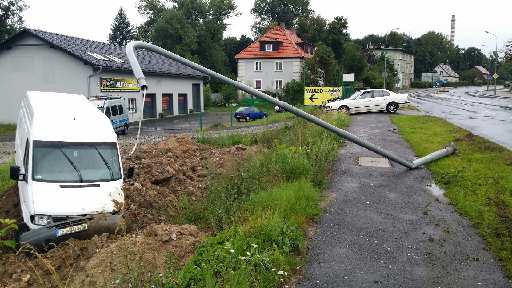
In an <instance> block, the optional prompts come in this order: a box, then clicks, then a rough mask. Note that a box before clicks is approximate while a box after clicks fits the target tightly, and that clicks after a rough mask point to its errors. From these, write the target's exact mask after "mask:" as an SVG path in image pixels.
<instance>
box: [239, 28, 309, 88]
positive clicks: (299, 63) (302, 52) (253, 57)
mask: <svg viewBox="0 0 512 288" xmlns="http://www.w3.org/2000/svg"><path fill="white" fill-rule="evenodd" d="M313 52H314V47H313V45H311V44H309V43H306V42H304V41H303V40H302V39H300V38H299V36H297V34H296V33H295V31H293V30H288V29H286V28H285V27H283V26H276V27H273V28H271V29H270V30H269V31H268V32H267V33H265V35H263V36H261V37H260V38H259V39H258V40H256V41H255V42H254V43H252V44H251V45H249V46H248V47H247V48H245V49H244V50H242V51H241V52H240V53H239V54H237V55H236V56H235V58H236V59H237V62H238V77H237V78H238V81H240V82H243V83H245V84H247V85H249V86H251V87H253V88H255V89H258V90H263V91H271V92H275V91H278V90H281V89H282V88H283V87H284V86H285V85H286V83H288V82H290V81H292V80H300V79H301V76H302V71H303V66H304V61H305V59H307V58H310V57H312V56H313V55H312V54H313Z"/></svg>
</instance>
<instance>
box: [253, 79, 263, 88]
mask: <svg viewBox="0 0 512 288" xmlns="http://www.w3.org/2000/svg"><path fill="white" fill-rule="evenodd" d="M261 86H262V82H261V80H254V88H256V89H257V90H261Z"/></svg>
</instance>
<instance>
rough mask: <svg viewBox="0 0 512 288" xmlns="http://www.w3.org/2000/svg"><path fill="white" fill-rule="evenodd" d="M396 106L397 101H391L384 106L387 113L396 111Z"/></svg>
mask: <svg viewBox="0 0 512 288" xmlns="http://www.w3.org/2000/svg"><path fill="white" fill-rule="evenodd" d="M398 108H399V106H398V103H395V102H391V103H389V104H388V105H387V106H386V111H388V113H396V111H398Z"/></svg>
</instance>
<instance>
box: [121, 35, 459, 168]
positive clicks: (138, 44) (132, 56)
mask: <svg viewBox="0 0 512 288" xmlns="http://www.w3.org/2000/svg"><path fill="white" fill-rule="evenodd" d="M137 49H145V50H148V51H152V52H155V53H157V54H160V55H163V56H166V57H168V58H170V59H172V60H174V61H176V62H178V63H181V64H183V65H185V66H188V67H190V68H192V69H195V70H197V71H200V72H202V73H204V74H206V75H208V76H210V77H212V78H215V79H217V80H219V81H221V82H224V83H227V84H231V85H233V86H235V87H236V88H238V89H240V90H242V91H244V92H246V93H249V94H250V95H253V96H256V97H258V98H260V99H263V100H265V101H268V102H270V103H272V104H274V105H276V106H278V107H281V108H282V109H284V110H286V111H288V112H290V113H292V114H294V115H296V116H298V117H300V118H303V119H305V120H307V121H309V122H311V123H313V124H315V125H318V126H320V127H322V128H324V129H326V130H329V131H331V132H333V133H334V134H336V135H338V136H340V137H341V138H344V139H346V140H348V141H351V142H353V143H355V144H357V145H359V146H362V147H364V148H366V149H368V150H370V151H373V152H375V153H377V154H379V155H381V156H383V157H385V158H387V159H389V160H391V161H393V162H396V163H398V164H400V165H402V166H405V167H407V168H409V169H415V168H418V167H420V166H422V165H424V164H427V163H430V162H432V161H435V160H438V159H440V158H443V157H446V156H448V155H450V154H453V153H454V152H455V150H456V149H455V146H454V145H453V144H450V145H449V146H447V147H446V148H444V149H441V150H438V151H436V152H433V153H431V154H429V155H427V156H425V157H422V158H419V159H415V160H413V161H409V160H406V159H404V158H401V157H400V156H398V155H395V154H393V153H392V152H390V151H387V150H385V149H383V148H381V147H379V146H377V145H375V144H372V143H370V142H368V141H366V140H364V139H361V138H359V137H357V136H356V135H354V134H352V133H350V132H348V131H345V130H343V129H340V128H338V127H336V126H334V125H332V124H329V123H327V122H325V121H323V120H322V119H320V118H318V117H315V116H313V115H311V114H308V113H306V112H304V111H302V110H301V109H298V108H297V107H295V106H293V105H290V104H288V103H286V102H283V101H280V100H277V99H275V98H273V97H271V96H269V95H267V94H265V93H263V92H260V91H258V90H256V89H254V88H252V87H249V86H248V85H245V84H243V83H241V82H238V81H234V80H232V79H230V78H228V77H226V76H224V75H222V74H219V73H217V72H214V71H212V70H210V69H208V68H205V67H203V66H201V65H199V64H197V63H194V62H192V61H190V60H188V59H185V58H183V57H181V56H179V55H176V54H174V53H172V52H169V51H167V50H165V49H163V48H160V47H158V46H156V45H153V44H149V43H145V42H142V41H132V42H130V43H128V45H126V55H127V57H128V61H129V62H130V66H131V68H132V70H133V73H134V75H135V78H137V81H138V83H139V85H140V87H141V90H142V91H143V92H145V91H146V90H147V87H148V85H147V83H146V77H145V76H144V73H143V72H142V69H141V67H140V64H139V61H138V60H137V54H136V50H137ZM143 105H144V103H143ZM139 124H140V123H139ZM137 141H138V136H137Z"/></svg>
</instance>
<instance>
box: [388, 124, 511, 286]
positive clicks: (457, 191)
mask: <svg viewBox="0 0 512 288" xmlns="http://www.w3.org/2000/svg"><path fill="white" fill-rule="evenodd" d="M392 120H393V122H394V123H395V124H396V125H397V126H398V128H399V130H400V134H401V135H402V136H403V137H404V138H405V139H406V140H407V141H408V142H409V143H410V145H411V146H412V147H413V149H414V150H415V151H416V154H418V156H423V155H426V154H428V153H429V152H430V151H434V150H436V149H439V148H442V146H443V145H445V144H446V143H449V142H454V143H455V144H456V146H457V153H456V155H452V156H450V157H447V158H444V159H441V160H439V161H436V162H433V163H431V164H428V168H429V170H430V171H431V172H432V174H433V176H434V179H435V181H436V183H437V184H438V185H440V186H441V187H442V188H443V189H444V190H445V191H446V196H447V197H448V198H449V199H450V201H451V202H452V203H453V205H454V206H455V207H456V209H457V210H458V211H459V212H460V213H461V214H462V215H464V216H466V217H467V218H468V219H469V220H470V221H471V222H472V223H473V224H474V226H475V227H476V228H478V230H479V231H480V234H481V235H482V237H483V238H484V239H485V240H486V241H487V245H488V247H489V248H490V250H491V251H492V252H493V254H494V255H495V256H496V258H497V259H498V260H499V261H500V262H501V263H502V265H503V267H504V268H505V271H506V272H507V275H508V277H509V278H512V151H510V150H507V149H506V148H503V147H502V146H500V145H497V144H495V143H492V142H490V141H487V140H485V139H483V138H481V137H478V136H475V135H473V134H471V133H470V132H468V131H466V130H463V129H461V128H458V127H456V126H454V125H452V124H450V123H448V122H446V121H444V120H442V119H439V118H435V117H430V116H403V115H397V116H393V117H392Z"/></svg>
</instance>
